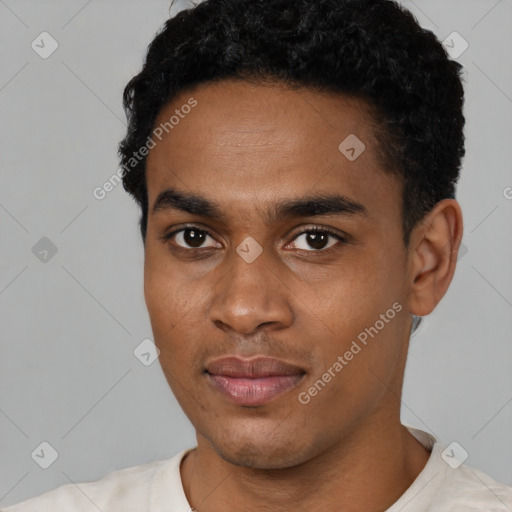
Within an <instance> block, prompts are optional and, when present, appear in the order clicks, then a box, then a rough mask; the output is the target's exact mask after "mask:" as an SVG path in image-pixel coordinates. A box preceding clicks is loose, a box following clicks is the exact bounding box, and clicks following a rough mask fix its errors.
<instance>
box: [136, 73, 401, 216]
mask: <svg viewBox="0 0 512 512" xmlns="http://www.w3.org/2000/svg"><path fill="white" fill-rule="evenodd" d="M191 101H193V102H196V105H195V106H194V107H193V108H192V109H189V108H184V105H187V104H191ZM172 116H174V119H173V121H174V123H173V124H172V128H170V125H169V123H168V121H169V120H170V119H171V117H172ZM178 118H179V119H178ZM176 121H177V122H176ZM166 122H167V130H164V132H163V134H162V137H161V141H159V140H156V139H155V142H156V145H155V147H154V148H153V149H151V150H150V152H149V155H148V158H147V166H146V174H147V187H148V199H149V205H150V208H151V206H152V205H153V203H154V201H155V199H156V198H157V196H158V194H159V193H160V192H161V191H162V190H164V189H167V188H178V189H181V190H184V191H188V192H194V193H202V194H203V195H205V196H207V197H210V198H213V197H217V198H219V201H222V202H224V203H226V204H228V203H229V206H235V205H236V206H237V207H240V208H242V207H243V206H244V205H250V204H254V203H255V200H258V202H261V200H263V198H267V199H268V200H269V201H270V200H272V201H273V202H276V201H277V200H278V199H279V198H281V199H283V198H288V197H298V196H300V195H304V194H305V193H306V192H307V193H310V192H313V191H314V192H319V193H324V194H325V193H328V192H333V191H336V192H337V193H340V194H343V195H344V196H347V197H354V198H357V200H358V202H361V203H365V202H366V203H368V204H369V206H370V207H371V203H375V202H376V201H379V200H380V199H379V198H378V197H376V195H377V194H378V192H379V191H380V192H381V193H382V192H384V193H385V194H387V196H388V197H390V199H391V200H394V201H395V202H396V200H398V199H399V189H400V187H399V184H398V183H397V180H396V178H395V177H394V176H391V175H390V174H389V173H387V172H385V171H384V169H383V163H382V162H381V161H380V158H379V156H378V154H379V151H378V141H377V140H376V138H375V136H374V133H373V128H372V126H373V123H374V120H373V118H372V116H371V113H370V110H369V108H368V105H367V104H366V103H365V102H364V101H363V100H360V99H356V98H348V97H345V96H342V95H339V94H334V93H325V92H318V91H314V90H311V89H307V88H301V89H298V90H293V89H290V88H288V87H286V86H283V85H281V84H253V83H247V82H242V81H231V80H226V81H221V82H215V83H207V84H201V85H200V86H198V87H195V88H193V89H191V90H188V91H184V92H182V93H180V95H178V96H177V97H175V98H174V100H173V101H172V102H170V103H169V104H167V105H166V106H165V107H164V108H163V109H162V111H161V112H160V114H159V116H158V118H157V120H156V123H155V127H158V126H166V125H165V123H166ZM310 195H311V194H310Z"/></svg>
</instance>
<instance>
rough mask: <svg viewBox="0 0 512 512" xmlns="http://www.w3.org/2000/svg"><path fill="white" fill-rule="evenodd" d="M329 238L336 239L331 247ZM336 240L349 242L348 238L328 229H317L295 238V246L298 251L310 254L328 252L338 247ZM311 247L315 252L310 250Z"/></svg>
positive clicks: (303, 232)
mask: <svg viewBox="0 0 512 512" xmlns="http://www.w3.org/2000/svg"><path fill="white" fill-rule="evenodd" d="M329 238H331V239H334V240H331V241H332V242H333V243H332V244H331V245H328V242H329ZM297 240H299V241H300V243H299V244H298V245H299V246H298V247H297V242H296V241H297ZM336 240H337V241H338V242H342V243H346V242H347V240H346V238H344V237H343V236H341V235H339V234H338V233H334V232H333V231H330V230H328V229H326V228H320V227H315V228H312V229H308V230H306V231H302V232H301V233H299V234H298V235H297V236H296V237H295V238H294V241H293V245H295V246H296V247H295V248H296V249H300V250H304V251H309V252H320V251H327V250H328V249H330V248H331V247H333V246H334V245H336ZM308 246H309V248H308ZM311 247H312V248H313V251H311V250H310V248H311Z"/></svg>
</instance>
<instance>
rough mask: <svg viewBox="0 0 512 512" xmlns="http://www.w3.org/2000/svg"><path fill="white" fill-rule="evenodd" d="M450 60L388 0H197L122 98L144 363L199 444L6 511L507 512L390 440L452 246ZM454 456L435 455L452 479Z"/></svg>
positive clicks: (494, 497)
mask: <svg viewBox="0 0 512 512" xmlns="http://www.w3.org/2000/svg"><path fill="white" fill-rule="evenodd" d="M460 71H461V66H460V65H459V64H458V63H456V62H454V61H451V60H449V59H448V57H447V55H446V53H445V51H444V49H443V47H442V45H441V44H440V43H439V41H438V40H437V39H436V38H435V37H434V35H433V34H432V33H431V32H429V31H426V30H422V29H421V28H420V27H419V26H418V24H417V22H416V20H415V19H414V18H413V17H412V15H411V14H410V13H408V12H407V11H405V10H403V9H402V8H400V7H399V6H398V5H397V4H396V3H395V2H392V1H388V0H357V1H354V0H293V1H292V0H210V1H205V2H203V3H201V4H199V5H198V6H196V7H195V8H193V9H190V10H186V11H183V12H181V13H179V14H178V15H177V16H175V17H174V18H172V19H170V20H169V21H167V23H166V25H165V27H164V29H163V31H161V32H160V33H159V34H158V35H157V37H156V38H155V39H154V41H153V42H152V43H151V45H150V47H149V50H148V54H147V57H146V62H145V64H144V67H143V69H142V71H141V73H140V74H138V75H137V76H136V77H134V78H133V79H132V80H131V81H130V83H129V84H128V85H127V87H126V89H125V95H124V100H125V107H126V111H127V114H128V119H129V127H128V133H127V136H126V138H125V139H124V140H123V141H122V143H121V144H120V155H121V161H122V169H123V174H124V176H123V180H124V186H125V188H126V190H127V191H128V192H130V193H131V194H132V195H133V197H134V198H135V199H136V201H137V202H138V204H139V205H140V206H141V210H142V216H141V222H140V229H141V234H142V239H143V242H144V247H145V267H144V283H145V284H144V286H145V288H144V291H145V299H146V303H147V307H148V311H149V315H150V319H151V324H152V328H153V334H154V339H155V343H156V345H157V346H158V348H159V349H160V356H159V359H160V364H161V366H162V369H163V371H164V374H165V376H166V378H167V381H168V383H169V385H170V386H171V388H172V390H173V392H174V394H175V396H176V398H177V400H178V401H179V403H180V405H181V407H182V408H183V410H184V412H185V413H186V414H187V416H188V418H189V419H190V421H191V422H192V424H193V425H194V427H195V429H196V432H197V447H195V448H193V449H190V450H184V451H183V452H181V453H178V454H177V455H176V456H175V457H173V458H172V459H170V460H162V461H155V462H152V463H149V464H144V465H141V466H136V467H132V468H126V469H123V470H120V471H116V472H114V473H111V474H109V475H107V476H105V477H104V478H103V479H101V480H98V481H96V482H89V483H83V484H81V485H80V489H78V488H77V487H75V486H74V485H65V486H62V487H60V488H58V489H55V490H53V491H50V492H48V493H46V494H44V495H42V496H40V497H37V498H33V499H32V500H28V501H26V502H24V503H21V504H18V505H17V506H14V507H9V508H7V509H5V511H6V512H18V511H20V512H21V511H27V512H29V511H36V510H37V511H38V512H43V511H50V510H51V511H52V512H57V511H70V510H81V511H82V510H83V511H85V510H87V511H89V510H91V511H92V510H101V511H103V512H107V511H118V510H119V511H145V510H147V511H152V512H157V511H158V512H164V511H173V512H174V511H183V512H185V511H187V510H197V511H198V512H221V511H222V512H232V511H235V510H236V511H241V510H243V511H257V510H258V511H260V510H265V511H266V510H268V511H271V510H272V511H296V510H307V511H309V512H317V511H321V510H322V511H323V510H340V511H341V510H344V511H361V510H364V511H365V512H377V511H384V510H386V511H388V512H398V511H441V510H442V511H452V510H453V511H459V510H460V511H462V510H464V511H476V510H485V511H505V510H512V489H511V488H510V487H507V486H505V485H504V484H501V483H499V482H497V481H495V480H493V479H492V478H490V477H489V476H487V475H485V474H484V473H482V472H481V471H479V470H477V469H474V468H471V467H470V466H467V465H465V464H454V463H451V464H449V463H448V462H452V461H450V460H449V459H450V458H452V459H453V458H455V455H456V454H454V453H453V450H452V451H451V452H448V453H447V452H446V450H445V447H444V446H442V445H441V444H440V443H439V442H438V441H437V440H436V439H435V438H433V437H432V436H431V435H429V434H427V433H426V432H422V431H420V430H417V429H413V428H411V427H406V426H404V425H402V424H401V423H400V396H401V390H402V384H403V376H404V370H405V363H406V356H407V349H408V341H409V336H410V332H411V329H412V325H413V321H414V320H415V319H416V318H418V317H422V316H426V315H428V314H429V313H431V312H432V311H433V309H434V308H435V307H436V306H437V304H438V303H439V301H440V300H441V298H442V297H443V296H444V294H445V293H446V291H447V289H448V287H449V285H450V282H451V280H452V277H453V275H454V271H455V266H456V259H457V253H458V249H459V245H460V242H461V238H462V214H461V210H460V207H459V204H458V203H457V201H456V200H455V184H456V182H457V180H458V176H459V169H460V163H461V159H462V157H463V155H464V137H463V126H464V117H463V114H462V106H463V88H462V85H461V81H460V75H459V73H460ZM447 461H448V462H447Z"/></svg>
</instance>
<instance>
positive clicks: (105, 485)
mask: <svg viewBox="0 0 512 512" xmlns="http://www.w3.org/2000/svg"><path fill="white" fill-rule="evenodd" d="M181 456H182V453H181V452H180V453H178V454H176V455H175V456H174V457H171V458H170V459H164V460H158V461H154V462H149V463H146V464H141V465H139V466H132V467H128V468H124V469H119V470H116V471H113V472H111V473H109V474H107V475H105V476H104V477H102V478H101V479H99V480H95V481H92V482H81V483H76V484H75V483H70V484H65V485H62V486H60V487H57V488H56V489H52V490H51V491H47V492H45V493H44V494H41V495H39V496H36V497H34V498H30V499H28V500H26V501H23V502H21V503H17V504H15V505H12V506H9V507H6V508H2V509H1V510H0V512H68V511H70V510H73V512H93V511H94V512H98V510H102V511H103V512H110V511H114V510H116V511H117V510H123V511H124V512H131V511H134V512H135V511H137V512H142V511H143V510H148V509H149V505H150V503H151V499H152V493H153V492H154V489H155V487H156V486H158V485H159V484H160V481H159V477H160V475H161V473H162V471H165V470H168V469H169V468H170V467H172V468H171V469H173V468H174V466H175V465H177V464H179V460H180V459H181ZM178 474H179V473H178Z"/></svg>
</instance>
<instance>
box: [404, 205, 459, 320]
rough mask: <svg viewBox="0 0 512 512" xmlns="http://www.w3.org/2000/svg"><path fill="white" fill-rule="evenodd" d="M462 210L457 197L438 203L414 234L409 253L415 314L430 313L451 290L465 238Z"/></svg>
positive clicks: (411, 303)
mask: <svg viewBox="0 0 512 512" xmlns="http://www.w3.org/2000/svg"><path fill="white" fill-rule="evenodd" d="M462 230H463V222H462V212H461V209H460V205H459V203H458V202H457V201H456V200H455V199H443V200H442V201H440V202H439V203H437V204H436V205H435V207H434V208H433V209H432V211H430V212H429V213H428V214H427V215H426V216H425V218H424V219H423V221H422V222H421V224H420V225H418V226H417V227H416V228H415V230H414V232H413V234H412V236H411V242H410V244H411V246H410V249H409V250H410V256H409V261H410V264H409V269H410V274H409V276H410V287H411V288H410V297H409V311H410V313H411V314H414V315H418V316H425V315H428V314H430V313H431V312H432V311H433V310H434V308H435V307H436V306H437V304H438V303H439V302H440V300H441V299H442V298H443V296H444V294H445V293H446V291H447V290H448V287H449V286H450V283H451V281H452V278H453V275H454V273H455V267H456V264H457V254H458V251H459V246H460V242H461V240H462Z"/></svg>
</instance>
